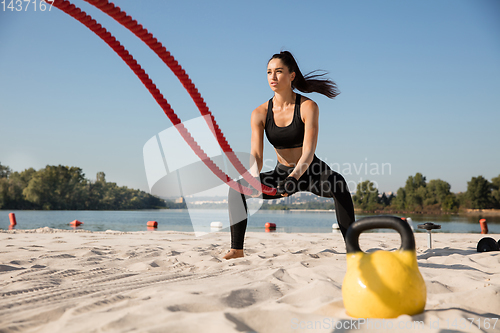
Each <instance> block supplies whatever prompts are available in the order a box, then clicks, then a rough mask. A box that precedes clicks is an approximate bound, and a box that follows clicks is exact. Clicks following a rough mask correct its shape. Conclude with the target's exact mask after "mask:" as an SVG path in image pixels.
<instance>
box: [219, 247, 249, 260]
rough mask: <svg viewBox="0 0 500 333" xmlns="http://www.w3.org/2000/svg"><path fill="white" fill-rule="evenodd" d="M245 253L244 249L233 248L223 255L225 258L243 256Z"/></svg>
mask: <svg viewBox="0 0 500 333" xmlns="http://www.w3.org/2000/svg"><path fill="white" fill-rule="evenodd" d="M244 256H245V254H244V253H243V250H236V249H231V250H229V252H228V253H226V255H225V256H224V257H223V258H224V259H226V260H228V259H235V258H243V257H244Z"/></svg>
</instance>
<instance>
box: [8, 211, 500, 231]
mask: <svg viewBox="0 0 500 333" xmlns="http://www.w3.org/2000/svg"><path fill="white" fill-rule="evenodd" d="M11 212H12V213H15V214H16V219H17V223H18V224H17V226H16V229H37V228H43V227H49V228H54V229H67V230H71V229H74V228H73V227H71V226H70V225H69V223H70V222H71V221H73V220H79V221H82V222H84V224H83V225H82V226H80V227H78V229H84V230H90V231H106V230H117V231H145V230H147V227H146V223H147V221H158V228H157V229H156V230H160V231H161V230H163V231H165V230H173V231H187V232H193V231H194V229H193V223H194V225H195V229H196V231H201V232H209V231H211V230H212V229H211V228H210V222H211V221H222V222H223V224H224V227H226V228H225V229H222V231H226V232H227V231H228V230H229V229H228V228H227V226H228V225H229V224H228V221H227V212H226V211H221V210H201V209H200V210H191V211H189V212H188V210H183V209H180V210H177V209H162V210H137V211H32V210H31V211H28V210H19V211H15V210H14V211H7V210H0V229H3V230H6V229H8V228H9V224H10V222H9V213H11ZM190 213H191V216H190ZM363 216H368V215H357V216H356V219H359V218H361V217H363ZM408 217H411V218H412V220H413V222H412V225H413V227H414V229H415V231H420V230H418V229H417V225H418V224H422V223H425V222H432V223H435V224H440V225H441V229H440V230H434V231H433V232H453V233H480V232H481V228H480V226H479V223H478V220H479V218H478V217H477V216H476V217H469V216H457V215H442V216H429V215H408ZM486 219H487V221H488V229H489V232H490V233H497V234H498V233H500V217H486ZM266 222H272V223H276V225H277V229H276V232H288V233H291V232H293V233H309V232H314V233H331V232H332V223H334V222H336V218H335V212H333V211H329V212H325V211H323V212H313V211H300V212H290V211H266V210H261V211H258V212H257V213H255V214H254V215H252V216H251V217H250V219H249V221H248V227H247V230H248V231H256V232H265V228H264V224H265V223H266ZM218 231H219V230H218Z"/></svg>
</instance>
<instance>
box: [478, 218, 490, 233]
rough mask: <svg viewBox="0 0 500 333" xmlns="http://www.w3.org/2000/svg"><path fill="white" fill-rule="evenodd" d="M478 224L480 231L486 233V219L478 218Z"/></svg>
mask: <svg viewBox="0 0 500 333" xmlns="http://www.w3.org/2000/svg"><path fill="white" fill-rule="evenodd" d="M479 225H480V226H481V233H482V234H487V233H488V224H487V223H486V219H480V220H479Z"/></svg>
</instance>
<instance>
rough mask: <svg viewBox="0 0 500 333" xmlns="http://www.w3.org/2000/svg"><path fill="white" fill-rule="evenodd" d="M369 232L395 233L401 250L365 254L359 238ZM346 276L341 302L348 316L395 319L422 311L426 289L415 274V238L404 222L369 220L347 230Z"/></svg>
mask: <svg viewBox="0 0 500 333" xmlns="http://www.w3.org/2000/svg"><path fill="white" fill-rule="evenodd" d="M371 229H394V230H396V231H397V232H399V234H400V235H401V247H400V248H399V249H398V250H396V251H393V252H389V251H382V250H378V251H375V252H373V253H365V252H363V251H361V249H360V247H359V235H360V234H361V233H362V232H363V231H366V230H371ZM346 249H347V272H346V275H345V277H344V282H343V284H342V298H343V300H344V307H345V309H346V312H347V314H348V315H349V316H351V317H355V318H396V317H398V316H400V315H402V314H407V315H410V316H411V315H415V314H418V313H421V312H423V311H424V307H425V301H426V298H427V289H426V287H425V282H424V279H423V278H422V275H421V274H420V271H419V270H418V264H417V254H416V252H415V238H414V237H413V232H412V230H411V228H410V226H409V225H408V223H407V222H406V221H403V220H401V219H400V218H398V217H395V216H370V217H365V218H362V219H359V220H358V221H356V222H354V223H353V224H351V225H350V226H349V229H348V230H347V234H346Z"/></svg>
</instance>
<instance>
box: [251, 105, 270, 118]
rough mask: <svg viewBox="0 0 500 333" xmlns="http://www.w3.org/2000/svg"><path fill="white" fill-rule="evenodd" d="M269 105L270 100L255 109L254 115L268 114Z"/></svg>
mask: <svg viewBox="0 0 500 333" xmlns="http://www.w3.org/2000/svg"><path fill="white" fill-rule="evenodd" d="M267 105H268V102H265V103H262V104H261V105H259V106H258V107H256V108H255V109H254V110H253V112H252V115H264V116H265V115H267Z"/></svg>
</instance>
